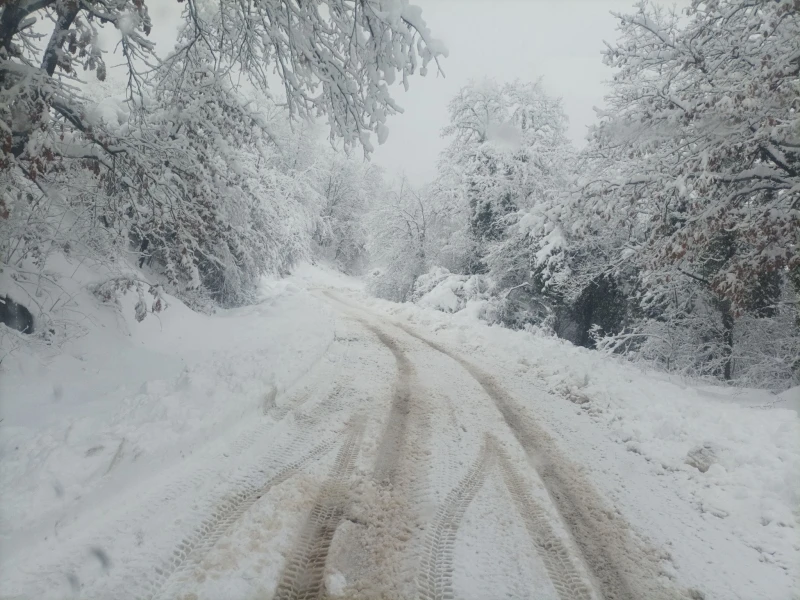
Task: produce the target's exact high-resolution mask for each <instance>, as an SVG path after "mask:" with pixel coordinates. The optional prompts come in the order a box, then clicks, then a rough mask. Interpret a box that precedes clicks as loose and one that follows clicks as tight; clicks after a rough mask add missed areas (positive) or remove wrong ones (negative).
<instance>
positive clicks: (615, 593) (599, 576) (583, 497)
mask: <svg viewBox="0 0 800 600" xmlns="http://www.w3.org/2000/svg"><path fill="white" fill-rule="evenodd" d="M393 324H394V325H395V326H396V327H397V328H399V329H401V330H402V331H404V332H406V333H407V334H408V335H410V336H411V337H413V338H415V339H417V340H419V341H421V342H422V343H424V344H426V345H427V346H429V347H430V348H432V349H434V350H436V351H437V352H441V353H442V354H444V355H445V356H448V357H450V358H451V359H452V360H454V361H456V362H457V363H458V364H460V365H461V366H462V367H463V368H464V369H465V370H466V371H467V372H468V373H469V374H470V375H471V376H472V377H473V379H475V381H477V382H478V383H479V384H480V386H481V387H482V388H483V390H484V392H485V393H486V394H487V395H488V396H489V397H490V398H491V399H492V400H493V401H494V403H495V405H496V406H497V408H498V410H499V412H500V414H501V416H502V417H503V420H504V421H505V423H506V424H507V425H508V427H509V429H510V430H511V433H512V434H513V435H514V437H515V438H516V440H517V442H519V444H520V446H522V448H523V450H525V453H526V454H527V455H528V459H529V462H530V464H531V465H532V466H533V467H534V468H535V469H536V471H537V473H538V474H539V477H540V478H541V480H542V482H543V484H544V486H545V488H546V489H547V491H548V493H549V495H550V498H551V499H552V501H553V504H554V506H555V507H556V510H557V511H558V513H559V515H560V516H561V519H562V521H563V522H564V524H565V525H566V527H567V529H568V531H569V532H570V534H571V536H572V538H573V540H574V541H575V543H576V545H577V546H578V548H579V550H580V552H581V555H582V557H583V559H584V561H585V563H586V565H587V566H588V568H589V571H590V573H591V574H592V576H593V578H594V580H595V582H596V585H597V586H598V587H599V591H600V593H601V595H602V597H603V598H604V599H605V600H639V599H640V598H647V599H648V600H662V599H663V600H667V599H675V598H685V597H686V595H685V594H683V593H681V592H680V591H678V590H676V589H674V588H672V587H671V586H669V585H668V584H667V585H665V584H664V583H662V582H663V578H662V577H661V576H662V569H661V568H660V566H659V564H658V561H659V560H660V559H661V558H663V556H662V555H660V554H659V553H657V552H656V551H654V550H653V549H651V548H648V547H646V546H644V545H643V544H641V543H637V542H636V541H634V538H633V534H632V531H631V530H630V528H629V526H628V525H627V523H626V522H625V521H624V520H623V519H622V518H620V517H619V516H618V515H617V514H616V513H615V512H614V511H613V510H612V509H610V508H608V507H606V505H605V502H604V501H603V499H602V498H601V497H600V496H599V494H598V493H597V492H596V491H595V489H594V488H593V487H592V486H591V484H589V483H588V482H587V481H586V480H585V478H584V477H583V476H582V475H581V473H580V471H579V470H578V468H577V467H576V466H575V465H574V464H573V463H572V462H571V461H569V460H567V459H566V458H564V457H563V456H562V455H561V453H560V452H559V450H558V444H557V443H556V441H555V440H554V439H553V437H552V436H551V435H550V434H549V433H547V432H546V431H545V430H544V429H542V428H541V427H540V426H539V425H538V424H537V423H536V422H535V421H534V420H533V419H532V418H531V417H530V416H529V415H528V414H527V413H526V412H525V411H524V410H523V409H522V408H521V407H520V406H519V405H518V404H517V402H516V401H515V400H514V399H513V398H512V397H511V396H510V395H509V394H508V393H507V392H506V391H505V390H504V389H503V388H502V387H501V386H500V385H499V384H498V383H497V382H496V381H495V379H494V378H493V377H492V376H491V375H489V374H488V373H486V372H485V371H483V370H482V369H480V368H479V367H477V366H475V365H474V364H472V363H471V362H469V361H467V360H465V359H463V358H461V357H460V356H458V355H456V354H454V353H452V352H450V351H449V350H447V349H446V348H444V347H443V346H441V345H440V344H438V343H436V342H434V341H431V340H428V339H426V338H425V337H423V336H421V335H419V334H418V333H416V332H415V331H413V330H412V329H410V328H409V327H407V326H405V325H404V324H402V323H396V322H395V323H393ZM634 574H635V575H634ZM631 575H634V577H635V578H631V577H630V576H631Z"/></svg>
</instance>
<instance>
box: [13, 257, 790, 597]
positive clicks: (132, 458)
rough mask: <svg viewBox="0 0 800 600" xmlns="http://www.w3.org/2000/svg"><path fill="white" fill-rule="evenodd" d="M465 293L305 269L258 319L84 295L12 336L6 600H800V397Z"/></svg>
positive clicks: (257, 310)
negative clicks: (647, 365) (659, 365)
mask: <svg viewBox="0 0 800 600" xmlns="http://www.w3.org/2000/svg"><path fill="white" fill-rule="evenodd" d="M87 280H88V276H87ZM448 285H449V287H448V288H447V289H448V290H449V291H450V293H451V294H450V295H448V294H447V293H445V292H444V291H443V290H442V289H439V290H437V291H436V292H435V296H434V297H429V298H428V301H429V302H428V303H427V305H426V306H420V305H417V304H403V305H398V304H392V303H389V302H385V301H380V300H376V299H373V298H369V297H367V296H366V295H365V294H364V292H363V291H362V290H361V288H360V285H359V282H357V281H354V280H352V279H348V278H345V277H343V276H341V275H338V274H336V273H334V272H331V271H328V270H325V269H322V268H319V267H311V266H305V267H303V268H301V269H299V270H298V271H297V273H295V275H294V276H292V277H291V278H289V279H287V280H282V281H272V282H265V284H264V287H263V293H262V298H261V301H260V302H259V303H257V304H255V305H254V306H250V307H246V308H242V309H238V310H231V311H219V312H218V313H216V314H214V315H200V314H198V313H195V312H192V311H191V310H189V309H188V308H187V307H185V306H184V305H183V304H181V303H180V302H179V301H178V300H176V299H174V298H169V297H166V300H167V301H168V303H169V307H168V308H167V309H166V310H165V311H163V312H161V313H159V314H152V315H148V316H147V318H146V319H144V320H143V321H142V322H137V321H136V320H135V319H134V318H133V314H134V310H133V305H134V303H135V298H134V296H135V294H128V295H127V296H124V297H123V298H122V300H121V302H120V306H105V305H101V304H99V303H98V302H97V301H96V300H95V299H94V297H93V296H91V295H89V294H83V295H81V293H78V292H76V294H75V298H76V300H75V302H76V303H77V304H76V306H77V309H79V310H81V311H83V312H84V313H85V314H86V315H87V321H86V324H85V325H84V330H85V331H84V335H82V336H80V337H76V338H75V339H74V340H72V341H70V342H67V343H65V344H63V345H62V346H59V347H58V348H53V347H48V346H44V345H31V344H29V343H28V342H27V341H26V340H23V339H22V338H21V337H14V336H15V335H16V334H6V335H5V337H4V338H3V347H2V351H3V354H4V356H3V362H2V364H0V368H1V369H2V371H0V374H1V375H0V419H2V421H0V451H1V452H2V470H1V471H0V507H2V515H1V516H2V521H1V522H0V542H1V543H2V547H0V597H2V598H37V599H38V598H98V599H100V598H136V599H139V598H186V599H188V598H193V599H196V600H199V599H200V598H208V599H210V600H211V599H218V598H248V599H249V598H297V597H319V596H324V595H327V597H332V598H339V597H340V598H380V597H394V598H422V599H423V600H426V599H433V598H439V597H442V596H443V595H450V596H452V597H454V598H458V599H467V598H470V599H471V598H474V599H476V600H481V599H482V600H486V599H490V598H537V599H549V598H552V599H559V600H566V599H567V598H586V599H589V598H602V597H604V596H606V597H608V596H612V595H613V596H614V597H618V598H631V599H633V598H648V599H650V598H706V599H709V600H710V599H720V600H722V599H725V600H728V599H741V600H752V599H760V598H765V599H766V598H769V599H771V600H780V599H786V600H790V599H792V598H795V597H796V595H795V596H793V594H796V590H797V583H798V582H797V577H798V565H800V542H799V541H798V535H797V532H798V529H797V513H796V511H797V507H798V500H800V498H799V497H798V489H797V486H796V485H795V484H796V482H797V481H798V475H800V472H799V469H800V421H798V414H797V409H798V405H799V404H800V398H798V396H800V393H799V392H800V390H798V389H797V388H795V389H793V390H789V391H787V392H784V393H783V394H781V395H771V394H768V393H766V392H758V391H747V390H739V391H736V390H732V389H728V388H723V387H716V386H708V385H698V384H695V383H692V382H689V381H682V380H677V379H672V378H669V377H667V376H664V375H659V374H657V373H648V372H643V371H641V370H639V369H637V368H634V367H632V366H630V365H626V364H621V363H617V362H615V361H613V360H610V359H608V358H604V357H601V356H600V355H599V354H597V353H593V352H591V351H588V350H583V349H579V348H575V347H573V346H571V345H569V344H568V343H565V342H562V341H560V340H557V339H552V338H546V337H542V336H537V335H534V334H532V333H529V332H518V331H510V330H507V329H502V328H498V327H490V326H487V325H486V324H484V323H482V322H480V321H479V320H478V319H477V318H476V316H475V315H477V314H479V313H480V308H481V307H480V305H479V302H475V301H471V300H464V298H466V297H468V296H470V294H464V293H462V291H463V286H464V285H470V283H469V282H467V281H460V282H451V283H450V284H448ZM433 287H435V286H433ZM470 297H474V296H470ZM454 298H455V300H454ZM470 303H472V304H471V305H470ZM423 304H426V302H423ZM431 307H437V308H440V309H444V310H447V311H448V313H449V312H452V313H453V314H446V313H444V312H441V311H440V310H435V309H434V308H431Z"/></svg>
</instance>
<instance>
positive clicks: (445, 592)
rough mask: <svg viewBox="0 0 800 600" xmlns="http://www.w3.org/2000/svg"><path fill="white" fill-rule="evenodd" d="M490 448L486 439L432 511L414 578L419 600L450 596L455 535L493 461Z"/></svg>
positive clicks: (448, 597) (492, 451)
mask: <svg viewBox="0 0 800 600" xmlns="http://www.w3.org/2000/svg"><path fill="white" fill-rule="evenodd" d="M494 454H495V453H494V449H493V448H492V447H491V446H490V442H489V440H488V438H487V439H485V440H484V443H483V446H482V447H481V450H480V453H479V454H478V458H477V460H476V461H475V463H474V464H473V465H472V467H471V468H470V470H469V471H468V472H467V474H466V476H465V477H464V478H463V479H462V480H461V482H460V483H459V484H458V486H456V487H455V488H453V489H452V490H451V491H450V493H449V494H448V495H447V497H446V498H445V500H444V502H443V503H442V505H441V506H440V507H439V509H438V510H437V512H436V517H435V518H434V521H433V524H432V526H431V528H430V529H429V530H428V535H427V536H426V540H425V545H424V547H423V549H422V556H421V558H420V573H419V576H418V577H417V597H418V598H419V600H445V599H452V598H453V549H454V547H455V541H456V534H457V533H458V528H459V526H460V524H461V520H462V519H463V518H464V513H466V511H467V508H469V505H470V504H471V503H472V501H473V499H474V498H475V496H476V494H477V493H478V491H479V490H480V489H481V487H482V486H483V483H484V482H485V481H486V476H487V475H488V473H489V468H490V467H491V464H492V463H493V462H494V458H495V456H494Z"/></svg>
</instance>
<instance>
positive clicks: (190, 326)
mask: <svg viewBox="0 0 800 600" xmlns="http://www.w3.org/2000/svg"><path fill="white" fill-rule="evenodd" d="M49 267H50V269H51V271H52V270H55V271H57V272H61V273H69V274H72V273H73V272H74V274H75V275H74V277H75V279H74V280H72V281H70V280H67V279H63V280H61V285H63V286H64V287H66V288H67V289H68V291H69V292H70V294H71V297H72V301H71V303H70V304H68V305H67V310H69V311H70V312H71V313H72V314H73V315H76V314H78V315H80V314H83V315H85V316H84V318H83V322H84V323H85V329H86V332H85V335H80V336H74V337H73V339H70V340H69V341H67V342H66V343H64V344H63V346H61V347H49V346H45V345H35V344H34V345H31V344H30V343H29V342H28V340H25V339H23V338H21V337H20V336H21V334H19V335H18V334H16V332H9V330H7V329H5V328H4V327H2V326H0V328H2V329H4V330H5V332H2V333H0V344H1V345H0V350H2V352H0V356H3V361H2V376H0V419H1V420H2V421H1V422H0V432H1V434H2V435H0V455H2V457H3V460H2V468H0V506H2V507H3V518H2V521H1V522H0V544H2V548H4V549H5V550H4V551H3V552H2V555H3V562H2V563H0V573H2V576H0V580H2V581H6V582H8V581H9V579H10V575H11V573H12V572H14V570H15V567H16V568H19V565H25V564H26V561H27V563H30V562H31V561H33V562H36V561H34V557H35V556H37V555H39V556H38V558H43V557H42V556H41V554H42V547H41V545H42V543H45V544H47V542H46V540H48V538H49V536H51V535H52V534H53V532H55V534H56V538H58V534H59V532H60V531H62V530H66V531H69V527H70V526H71V525H75V526H78V525H82V526H86V525H88V524H89V523H91V522H92V521H93V520H94V519H95V517H94V516H93V514H98V513H100V514H102V513H105V512H108V511H109V510H113V509H114V507H115V506H116V505H118V504H119V503H120V501H121V499H124V498H131V497H141V495H143V494H145V493H146V492H148V491H150V490H151V489H153V487H154V486H155V482H156V481H157V479H158V476H160V475H163V473H165V472H168V471H170V470H171V469H173V468H175V467H176V466H177V465H180V463H182V462H183V461H186V460H187V458H188V457H191V456H192V455H197V454H202V451H203V450H204V449H205V448H206V447H207V446H209V445H213V443H214V442H215V441H217V439H218V438H219V439H223V440H224V439H225V437H226V436H229V435H231V432H232V431H235V430H236V428H237V427H240V426H241V424H242V423H243V422H244V423H247V421H248V420H251V419H252V417H253V416H255V415H260V414H263V412H264V411H265V410H266V408H267V407H266V406H265V403H267V402H268V401H270V400H273V401H274V398H275V396H276V394H281V393H283V392H284V391H285V390H286V389H287V388H289V387H290V386H291V385H292V384H293V383H294V382H295V381H297V380H298V379H299V378H300V377H301V376H303V375H305V373H306V372H307V371H308V369H309V368H310V367H311V365H313V364H314V363H315V361H317V360H318V359H319V358H320V357H321V356H322V355H323V353H324V352H325V350H326V348H327V347H328V346H329V345H330V343H331V341H332V339H333V320H332V314H331V312H330V311H329V310H326V309H325V308H324V307H322V306H320V304H319V302H318V301H316V300H314V299H313V298H311V296H310V295H309V294H308V293H307V292H305V291H303V290H302V289H300V288H298V287H297V286H296V285H294V284H292V283H291V282H290V281H271V282H264V284H263V286H262V290H261V292H262V293H261V300H260V302H259V303H258V304H256V305H254V306H250V307H245V308H241V309H236V310H220V311H218V312H217V313H216V314H214V315H202V314H198V313H195V312H193V311H191V310H190V309H189V308H187V307H186V306H185V305H184V304H183V303H182V302H180V301H179V300H177V299H176V298H173V297H170V296H168V295H166V294H165V295H164V296H165V298H166V300H167V303H168V305H169V306H168V308H167V309H166V310H165V311H163V312H162V313H160V314H151V315H148V316H147V318H145V319H144V321H142V322H141V323H140V322H137V321H136V320H135V319H134V310H133V307H134V304H135V303H136V301H137V294H136V293H135V292H133V291H131V292H128V293H127V294H126V295H125V296H124V297H123V298H122V299H121V302H120V304H121V306H119V307H115V306H108V305H104V304H101V303H100V301H99V300H98V299H97V298H95V297H94V296H93V295H92V294H91V293H90V292H89V286H90V285H91V284H92V283H97V282H98V281H101V280H102V279H103V278H104V276H105V274H104V273H102V272H97V271H92V270H90V269H88V268H86V267H85V266H81V265H79V264H78V263H77V262H75V263H73V262H71V261H68V260H65V259H63V257H62V258H60V259H57V260H52V261H51V264H50V265H49ZM20 301H22V298H20ZM195 460H202V459H201V458H198V459H195ZM162 518H168V515H164V516H163V517H162ZM156 522H157V520H156ZM73 533H74V532H73ZM64 537H65V538H66V537H67V536H64ZM51 539H52V538H51ZM71 548H72V546H70V544H68V543H63V544H60V543H55V544H53V545H52V546H51V547H48V549H47V556H46V557H45V558H47V559H52V560H56V559H57V558H58V556H59V555H60V554H66V553H68V552H69V551H70V549H71ZM10 549H13V554H12V553H11V552H9V551H8V550H10ZM119 551H120V552H123V551H124V547H123V548H121V549H120V550H119ZM10 563H11V564H10ZM26 570H27V569H26ZM17 575H19V572H17ZM5 592H6V590H5V589H4V584H0V596H5V595H6V594H5Z"/></svg>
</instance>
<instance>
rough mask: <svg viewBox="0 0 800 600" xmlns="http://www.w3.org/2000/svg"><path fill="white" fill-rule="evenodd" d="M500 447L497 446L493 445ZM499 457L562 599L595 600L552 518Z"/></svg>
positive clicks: (499, 455)
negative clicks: (554, 526) (553, 524)
mask: <svg viewBox="0 0 800 600" xmlns="http://www.w3.org/2000/svg"><path fill="white" fill-rule="evenodd" d="M493 445H494V446H495V447H496V448H497V445H496V444H493ZM497 458H498V462H499V465H500V472H501V473H502V475H503V481H504V482H505V485H506V488H507V489H508V491H509V493H510V494H511V497H512V498H513V500H514V504H515V505H516V507H517V511H518V512H519V514H520V516H521V517H522V520H523V521H524V523H525V528H526V529H527V530H528V535H529V536H530V538H531V540H532V541H533V544H534V546H536V551H537V552H538V553H539V556H540V557H541V559H542V562H544V566H545V568H546V569H547V575H548V576H549V578H550V581H551V583H552V584H553V587H554V588H555V589H556V592H558V597H559V598H560V599H561V600H592V598H594V596H593V594H592V591H591V588H590V587H589V585H588V584H587V583H586V582H585V581H584V578H583V577H582V576H581V574H580V570H579V569H578V567H577V566H576V565H575V564H574V563H573V561H572V559H571V557H570V552H569V549H568V548H567V545H566V544H565V543H564V541H563V540H562V539H561V538H560V537H559V536H558V535H557V534H556V532H555V531H554V530H553V527H552V526H551V525H550V520H549V515H548V514H547V513H546V512H545V510H544V509H543V508H542V507H541V505H540V504H539V503H538V502H537V501H536V500H535V499H534V498H533V496H532V495H531V494H529V493H528V490H527V486H526V485H525V482H524V480H523V479H522V477H521V476H520V475H519V473H517V472H516V470H515V469H514V466H513V464H512V463H511V459H510V458H509V457H508V455H507V454H506V453H505V452H504V451H502V450H500V449H499V448H498V450H497Z"/></svg>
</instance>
